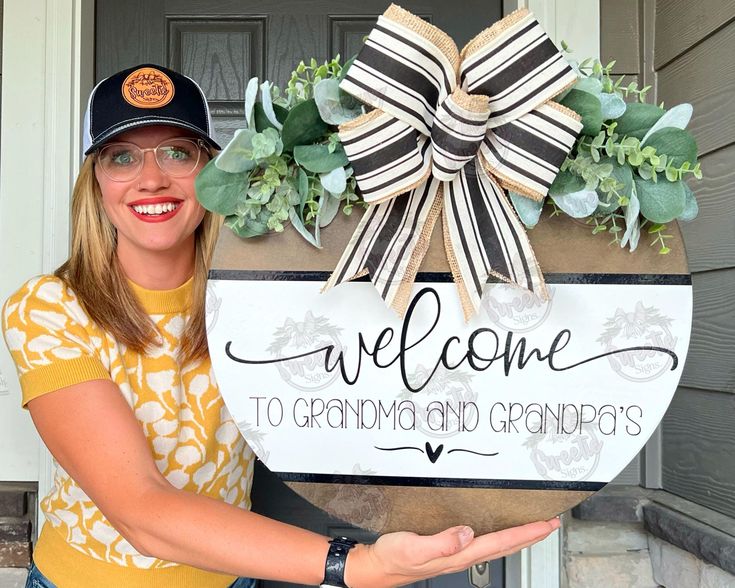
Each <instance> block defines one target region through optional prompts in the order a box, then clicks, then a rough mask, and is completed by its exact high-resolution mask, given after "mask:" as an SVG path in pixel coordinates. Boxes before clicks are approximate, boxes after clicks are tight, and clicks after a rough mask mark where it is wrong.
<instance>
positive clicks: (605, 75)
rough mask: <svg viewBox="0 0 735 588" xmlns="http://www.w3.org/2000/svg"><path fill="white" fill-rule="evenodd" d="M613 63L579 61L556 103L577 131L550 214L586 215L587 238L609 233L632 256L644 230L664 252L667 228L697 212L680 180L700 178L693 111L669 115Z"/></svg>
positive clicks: (678, 109) (523, 211) (684, 107)
mask: <svg viewBox="0 0 735 588" xmlns="http://www.w3.org/2000/svg"><path fill="white" fill-rule="evenodd" d="M614 63H615V62H611V63H609V64H607V65H606V66H603V65H602V64H601V63H600V62H599V61H596V60H587V61H585V62H583V63H582V64H580V65H579V66H578V70H579V72H580V77H579V80H578V82H577V83H576V84H575V86H574V87H573V88H572V89H571V90H570V91H568V92H566V93H564V94H563V95H562V96H561V97H560V98H559V102H560V103H561V104H564V105H565V106H567V107H568V108H571V109H572V110H574V111H576V112H577V113H578V114H580V115H581V117H582V124H583V129H582V133H581V135H580V136H579V138H578V139H577V141H576V143H575V145H574V148H573V149H572V151H571V153H570V154H569V156H568V157H567V158H566V160H565V161H564V163H563V165H562V167H561V170H560V173H559V174H558V175H557V177H556V179H555V180H554V183H553V184H552V186H551V189H550V190H549V197H550V199H551V201H552V203H553V205H554V211H555V214H557V213H558V212H559V210H561V211H563V212H565V213H567V214H569V215H571V216H574V217H577V218H584V217H588V219H589V220H588V222H589V223H590V224H591V225H593V233H595V234H597V233H603V232H604V233H607V234H609V235H610V237H611V243H617V244H619V245H620V246H621V247H625V246H627V247H629V248H630V250H631V251H633V250H635V248H636V247H637V245H638V239H639V236H640V233H641V230H642V229H644V228H647V230H648V232H649V233H651V234H653V235H654V237H655V241H654V244H658V245H659V252H660V253H663V254H665V253H668V252H669V247H668V246H667V245H666V238H668V237H669V235H667V234H666V232H665V231H666V223H669V222H671V221H673V220H682V221H688V220H692V219H693V218H694V217H696V215H697V211H698V208H697V201H696V198H695V197H694V193H693V192H692V190H691V189H690V188H689V187H688V186H687V184H686V183H685V182H684V180H687V179H689V178H690V177H694V178H696V179H701V178H702V172H701V169H700V166H699V163H698V162H697V144H696V141H695V140H694V137H693V136H692V135H691V133H689V132H688V131H686V130H685V128H686V126H687V124H688V123H689V120H690V119H691V116H692V107H691V105H689V104H680V105H678V106H675V107H674V108H672V109H670V110H668V111H667V110H666V109H665V108H664V107H663V105H661V106H656V105H654V104H648V103H646V102H645V99H646V93H647V92H648V90H649V89H650V87H645V88H640V89H639V88H638V85H637V83H636V82H631V83H630V84H628V85H627V86H624V85H623V78H622V77H621V78H619V79H618V80H613V79H612V77H611V75H610V72H611V70H612V67H613V65H614ZM626 99H627V101H626ZM595 197H596V199H597V202H596V205H594V206H593V204H595V202H594V201H595ZM522 198H523V197H521V196H517V197H516V198H514V199H513V202H514V204H515V205H516V209H517V210H518V211H519V214H520V215H521V218H522V219H523V220H524V222H525V218H524V217H526V216H528V217H529V218H530V219H531V220H533V215H530V216H529V211H534V210H536V209H537V208H538V204H536V205H534V206H532V207H528V206H526V205H525V203H520V202H519V201H518V200H519V199H522ZM526 224H527V225H528V224H529V223H526ZM534 224H535V223H534Z"/></svg>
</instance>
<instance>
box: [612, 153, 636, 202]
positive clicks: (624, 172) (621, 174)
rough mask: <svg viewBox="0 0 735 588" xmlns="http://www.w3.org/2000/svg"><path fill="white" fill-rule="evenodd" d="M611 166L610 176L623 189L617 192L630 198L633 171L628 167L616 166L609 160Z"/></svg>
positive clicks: (615, 163) (614, 162)
mask: <svg viewBox="0 0 735 588" xmlns="http://www.w3.org/2000/svg"><path fill="white" fill-rule="evenodd" d="M609 162H610V163H611V164H613V170H612V174H611V175H612V176H613V177H614V178H615V179H616V180H617V181H618V182H620V183H621V184H623V187H622V188H620V189H619V190H618V192H619V193H620V194H622V195H623V196H627V197H629V198H630V196H631V194H632V193H633V170H631V169H630V166H628V165H618V164H617V162H616V161H614V160H612V159H611V160H609Z"/></svg>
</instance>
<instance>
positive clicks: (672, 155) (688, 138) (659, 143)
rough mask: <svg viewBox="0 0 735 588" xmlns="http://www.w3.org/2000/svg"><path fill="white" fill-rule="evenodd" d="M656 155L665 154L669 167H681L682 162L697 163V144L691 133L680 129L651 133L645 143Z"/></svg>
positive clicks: (665, 129) (669, 128)
mask: <svg viewBox="0 0 735 588" xmlns="http://www.w3.org/2000/svg"><path fill="white" fill-rule="evenodd" d="M647 144H648V146H650V147H654V148H655V149H656V153H665V154H666V155H667V157H668V163H669V165H673V166H674V167H681V166H682V165H683V164H684V162H689V163H692V164H693V163H694V162H695V161H697V142H696V141H695V140H694V137H692V135H691V133H689V132H688V131H684V130H682V129H675V128H673V127H666V128H664V129H661V130H660V131H656V132H655V133H653V134H652V135H651V136H650V137H649V138H648V141H647Z"/></svg>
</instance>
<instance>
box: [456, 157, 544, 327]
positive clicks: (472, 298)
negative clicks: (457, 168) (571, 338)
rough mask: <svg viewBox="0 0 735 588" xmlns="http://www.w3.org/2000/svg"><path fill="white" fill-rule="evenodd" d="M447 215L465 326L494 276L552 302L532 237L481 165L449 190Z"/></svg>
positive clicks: (476, 309)
mask: <svg viewBox="0 0 735 588" xmlns="http://www.w3.org/2000/svg"><path fill="white" fill-rule="evenodd" d="M468 168H469V169H468ZM443 215H444V218H443V222H444V245H445V248H446V250H447V258H448V259H449V265H450V267H451V269H452V274H453V276H454V279H455V282H456V283H457V287H458V289H459V295H460V299H461V301H462V310H463V312H464V316H465V320H469V319H470V318H471V317H472V315H473V314H474V313H476V312H477V311H478V310H479V308H480V304H481V301H482V293H483V288H484V286H485V284H486V283H487V282H488V280H489V279H490V277H491V276H495V277H497V278H500V279H501V280H503V281H506V282H510V283H513V284H517V285H518V286H520V287H522V288H525V289H527V290H529V291H530V292H532V293H533V294H535V295H536V296H538V297H539V298H540V299H542V300H548V297H549V296H548V292H547V290H546V283H545V281H544V277H543V274H542V273H541V268H540V267H539V265H538V262H537V261H536V257H535V255H534V253H533V249H532V248H531V243H530V241H529V240H528V235H527V234H526V231H525V229H524V228H523V225H522V224H521V222H520V221H519V220H518V217H517V216H516V215H515V211H514V210H513V208H512V206H511V204H510V202H509V201H508V199H507V197H506V195H505V193H504V192H503V190H502V189H501V188H500V186H498V184H497V183H496V182H495V181H494V180H493V179H492V178H491V177H490V176H488V175H487V173H486V172H485V170H484V169H483V167H482V165H481V163H480V162H479V161H478V160H475V169H474V170H473V169H472V168H471V167H470V166H468V167H466V168H465V169H463V170H462V172H461V173H460V174H459V175H458V176H457V177H456V178H455V179H454V180H453V181H452V182H447V183H446V184H445V190H444V212H443Z"/></svg>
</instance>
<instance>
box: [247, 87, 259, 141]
mask: <svg viewBox="0 0 735 588" xmlns="http://www.w3.org/2000/svg"><path fill="white" fill-rule="evenodd" d="M257 99H258V78H250V80H249V81H248V85H247V86H246V87H245V124H246V126H247V127H248V128H249V129H252V128H253V125H254V124H255V121H254V120H253V110H254V109H255V101H256V100H257Z"/></svg>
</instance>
